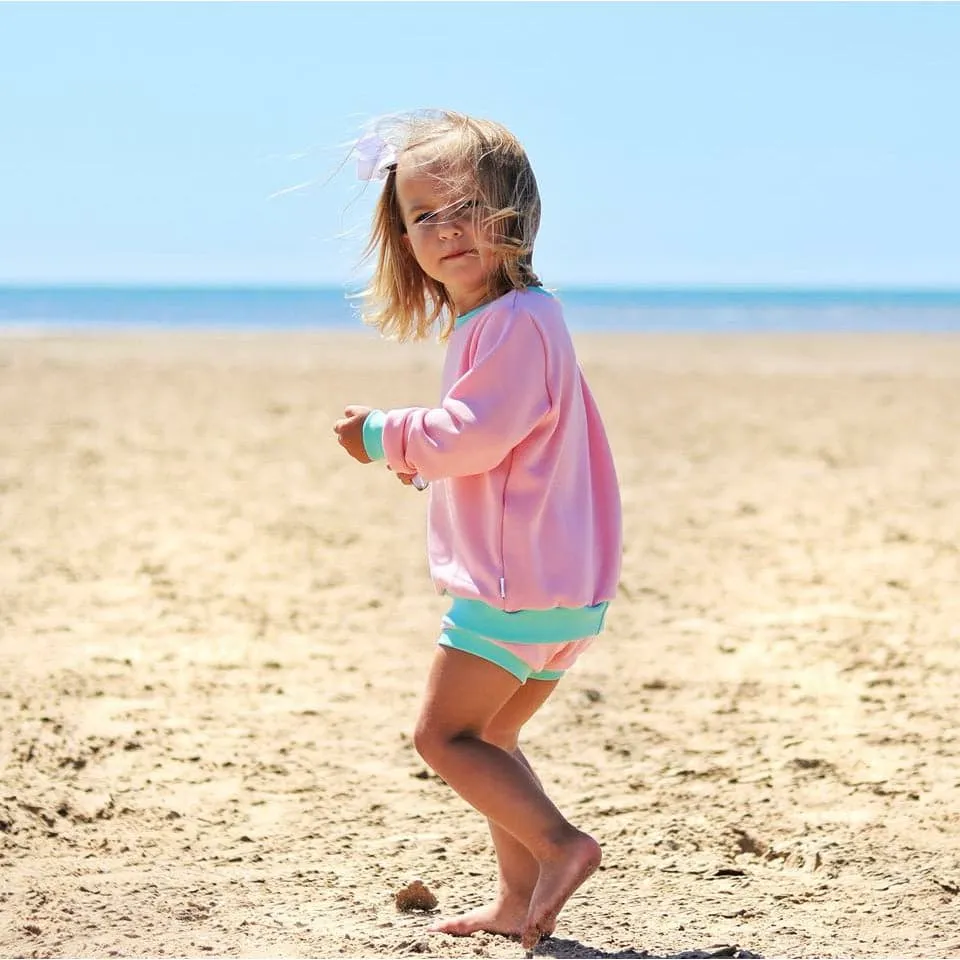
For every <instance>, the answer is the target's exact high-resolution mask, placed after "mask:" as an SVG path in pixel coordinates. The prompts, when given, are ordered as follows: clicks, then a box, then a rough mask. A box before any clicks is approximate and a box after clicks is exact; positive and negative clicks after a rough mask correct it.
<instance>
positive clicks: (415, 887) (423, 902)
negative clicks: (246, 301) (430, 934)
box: [394, 880, 437, 913]
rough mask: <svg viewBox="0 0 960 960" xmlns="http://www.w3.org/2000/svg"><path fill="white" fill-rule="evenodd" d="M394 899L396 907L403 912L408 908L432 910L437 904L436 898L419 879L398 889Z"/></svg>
mask: <svg viewBox="0 0 960 960" xmlns="http://www.w3.org/2000/svg"><path fill="white" fill-rule="evenodd" d="M394 899H395V901H396V904H397V909H398V910H402V911H403V912H404V913H406V912H408V911H409V910H432V909H433V908H434V907H435V906H436V905H437V898H436V897H435V896H434V895H433V894H432V893H431V892H430V890H429V889H428V888H427V887H426V885H425V884H424V883H423V882H422V881H421V880H414V881H413V882H412V883H408V884H407V885H406V886H405V887H403V888H402V889H400V890H398V891H397V892H396V895H395V897H394Z"/></svg>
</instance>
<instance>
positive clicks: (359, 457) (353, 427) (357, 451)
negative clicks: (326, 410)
mask: <svg viewBox="0 0 960 960" xmlns="http://www.w3.org/2000/svg"><path fill="white" fill-rule="evenodd" d="M369 413H370V407H358V406H354V405H351V406H348V407H345V408H344V411H343V419H341V420H338V421H337V422H336V423H335V424H334V425H333V432H334V433H335V434H336V435H337V442H338V443H339V444H340V446H341V447H343V449H344V450H346V451H347V453H349V454H350V456H351V457H353V459H354V460H356V461H357V462H358V463H370V458H369V457H368V456H367V451H366V448H365V447H364V446H363V421H364V420H366V419H367V415H368V414H369Z"/></svg>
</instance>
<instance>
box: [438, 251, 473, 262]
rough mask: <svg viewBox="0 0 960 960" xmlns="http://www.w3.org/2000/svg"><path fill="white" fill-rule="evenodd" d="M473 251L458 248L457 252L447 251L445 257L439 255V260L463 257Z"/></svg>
mask: <svg viewBox="0 0 960 960" xmlns="http://www.w3.org/2000/svg"><path fill="white" fill-rule="evenodd" d="M469 253H473V251H472V250H460V251H458V252H457V253H448V254H447V255H446V256H445V257H441V258H440V259H441V260H457V259H458V258H460V257H465V256H467V254H469Z"/></svg>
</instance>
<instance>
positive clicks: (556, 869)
mask: <svg viewBox="0 0 960 960" xmlns="http://www.w3.org/2000/svg"><path fill="white" fill-rule="evenodd" d="M519 689H520V683H519V681H518V680H517V679H516V678H515V677H513V676H512V675H511V674H509V673H508V672H506V671H504V670H502V669H501V668H500V667H498V666H496V665H495V664H491V663H488V662H487V661H485V660H482V659H480V658H478V657H474V656H472V655H471V654H468V653H463V652H461V651H458V650H451V649H449V648H445V647H441V648H439V649H438V651H437V654H436V658H435V660H434V665H433V670H432V671H431V675H430V681H429V684H428V689H427V698H426V702H425V704H424V708H423V712H422V713H421V716H420V721H419V723H418V725H417V731H416V734H415V737H414V742H415V744H416V747H417V749H418V751H419V752H420V755H421V756H422V757H423V758H424V759H425V760H426V761H427V763H429V764H430V766H431V767H433V769H434V770H435V771H436V772H437V773H438V774H439V775H440V776H441V777H442V778H443V779H444V780H445V781H446V782H447V783H448V784H450V786H451V787H453V789H454V790H456V791H457V793H459V794H460V796H462V797H463V798H464V799H465V800H466V801H467V802H468V803H469V804H470V805H471V806H473V807H474V808H475V809H477V810H479V811H480V812H481V813H483V814H484V815H485V816H486V817H487V818H488V820H491V821H493V823H494V824H495V825H496V826H498V827H499V828H501V829H502V830H503V831H504V832H505V833H508V834H509V835H511V836H512V837H513V838H514V839H515V840H517V841H519V843H520V844H521V845H522V846H523V847H524V848H526V850H527V851H528V852H529V854H530V856H531V857H532V858H533V859H534V860H535V861H536V863H537V865H538V874H537V882H536V885H535V887H534V889H533V893H532V895H531V896H530V903H529V907H528V909H527V913H526V916H525V918H524V919H523V921H522V924H521V927H520V934H521V937H522V939H523V943H524V946H525V947H527V949H532V947H533V946H534V945H536V943H537V941H538V940H539V939H540V937H541V936H542V935H544V934H548V933H549V932H551V931H552V930H553V925H554V924H555V923H556V917H557V914H558V913H559V912H560V910H561V909H562V907H563V905H564V904H565V903H566V901H567V900H568V899H569V897H570V896H571V894H573V892H574V891H575V890H576V889H577V888H578V887H579V886H580V885H581V884H582V883H583V882H584V880H586V879H587V877H588V876H590V874H591V873H593V871H594V870H595V869H596V867H597V865H598V864H599V862H600V856H601V854H600V847H599V844H597V842H596V841H595V840H594V839H593V838H592V837H589V836H588V835H587V834H585V833H581V832H580V831H579V830H577V829H576V828H574V827H573V826H572V825H571V824H570V823H568V822H567V820H566V819H564V817H563V816H562V814H561V813H560V811H559V810H557V808H556V807H555V806H554V805H553V803H552V802H551V801H550V799H549V798H548V797H547V796H546V794H545V793H544V792H543V789H542V788H541V786H540V784H539V781H538V780H537V779H536V777H535V776H534V775H533V773H532V772H531V770H530V768H529V766H528V765H527V764H526V763H525V761H524V760H523V759H522V754H520V757H519V758H518V757H517V756H516V755H515V754H514V753H512V752H508V751H507V750H504V749H502V748H501V747H499V746H497V745H495V744H494V743H490V742H487V741H486V740H484V739H482V735H483V733H484V732H485V731H487V729H488V728H489V727H490V724H491V722H492V721H493V719H494V718H495V717H496V716H497V714H498V713H499V712H500V711H501V710H502V709H503V708H504V706H505V705H506V704H507V703H508V702H509V701H510V700H511V698H512V697H513V696H514V695H515V694H516V693H517V691H518V690H519ZM550 692H551V691H550V690H546V691H545V694H546V695H549V693H550ZM543 699H546V696H544V697H543V698H542V699H541V700H540V703H542V702H543ZM537 706H539V704H537ZM495 842H496V841H495ZM499 852H500V851H499V850H498V856H499ZM503 852H504V854H505V856H506V858H507V860H508V861H509V862H510V867H509V868H508V869H510V871H511V873H513V871H514V870H515V871H516V880H515V882H516V883H517V884H518V885H519V886H522V887H527V888H528V887H529V876H530V874H531V873H532V871H530V873H528V872H527V864H526V861H524V860H523V859H522V858H520V857H518V856H516V853H517V851H516V848H511V849H509V850H508V849H507V848H506V847H505V848H503ZM521 870H523V872H524V880H523V881H521V880H520V871H521ZM511 879H513V877H511ZM525 892H526V891H525V890H524V894H525ZM497 902H498V903H500V900H499V899H498V901H497ZM518 910H519V906H518V905H517V904H516V903H515V902H513V903H511V907H510V909H509V911H508V910H507V909H505V905H503V906H501V908H500V909H499V910H497V911H496V912H495V913H496V920H494V915H493V914H491V913H489V912H487V911H484V915H483V916H482V917H481V916H476V915H473V916H471V917H470V919H469V920H468V919H467V917H463V918H458V921H460V922H451V924H450V926H449V927H445V929H446V932H450V933H466V932H472V931H468V930H467V929H466V928H467V927H469V926H471V925H473V929H490V927H491V926H493V925H494V924H495V925H496V927H497V929H498V932H515V930H516V919H515V917H516V914H517V912H518ZM508 913H509V914H510V916H509V917H508ZM481 921H482V922H483V925H482V926H476V924H477V923H480V922H481ZM507 927H509V930H506V929H503V928H507Z"/></svg>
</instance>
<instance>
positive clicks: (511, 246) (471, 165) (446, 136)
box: [360, 111, 541, 341]
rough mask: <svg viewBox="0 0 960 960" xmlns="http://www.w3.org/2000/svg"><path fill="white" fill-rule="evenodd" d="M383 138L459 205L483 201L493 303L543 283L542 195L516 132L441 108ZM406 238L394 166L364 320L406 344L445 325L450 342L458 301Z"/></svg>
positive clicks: (376, 225) (372, 248)
mask: <svg viewBox="0 0 960 960" xmlns="http://www.w3.org/2000/svg"><path fill="white" fill-rule="evenodd" d="M384 128H386V129H384ZM378 133H379V134H380V136H381V137H383V139H384V140H385V141H386V142H388V143H391V144H392V145H393V146H394V147H395V148H396V151H397V155H398V156H400V155H402V154H406V153H409V152H410V151H413V150H416V152H417V159H418V163H419V165H420V167H421V169H423V170H424V171H425V172H426V173H428V174H429V175H430V176H433V177H436V179H437V182H438V184H439V185H441V187H442V189H443V192H444V193H445V194H446V195H447V196H449V197H450V203H451V204H452V205H454V204H456V203H458V202H460V201H463V200H475V201H477V206H476V207H475V213H474V217H475V226H476V227H477V229H478V230H479V231H480V233H481V234H482V235H486V237H487V238H488V239H487V241H486V243H487V245H488V247H489V249H490V250H491V251H492V252H493V253H494V255H495V257H496V260H497V268H496V269H495V270H493V271H492V272H491V274H490V276H489V277H488V281H487V287H488V289H487V293H488V298H489V299H495V298H496V297H499V296H502V295H503V294H505V293H507V292H509V291H510V290H522V289H525V288H526V287H530V286H540V285H541V284H540V280H539V279H538V278H537V275H536V274H535V273H534V272H533V243H534V240H535V239H536V236H537V230H538V229H539V227H540V193H539V191H538V189H537V181H536V178H535V177H534V175H533V170H532V168H531V166H530V161H529V160H528V159H527V155H526V153H525V152H524V149H523V147H522V146H521V145H520V142H519V141H518V140H517V138H516V137H514V136H513V134H511V133H510V131H509V130H507V129H506V128H504V127H503V126H501V125H500V124H498V123H494V122H493V121H492V120H478V119H474V118H473V117H468V116H465V115H464V114H460V113H453V112H450V111H440V112H436V113H422V114H420V113H418V114H412V115H405V116H401V117H399V118H397V117H394V118H389V119H388V120H387V121H385V122H383V123H381V125H380V129H379V130H378ZM404 233H405V228H404V223H403V217H402V215H401V211H400V204H399V200H398V198H397V172H396V166H394V167H393V168H391V169H390V170H389V172H388V174H387V178H386V182H385V184H384V186H383V192H382V193H381V195H380V198H379V200H378V202H377V206H376V209H375V211H374V215H373V225H372V228H371V231H370V239H369V242H368V243H367V247H366V249H365V251H364V257H365V258H367V257H373V256H375V257H376V265H375V268H374V272H373V276H372V278H371V281H370V285H369V286H368V287H367V289H366V290H364V291H363V292H362V293H361V295H360V296H361V297H362V306H361V312H362V315H363V319H364V321H365V322H366V323H369V324H370V325H372V326H375V327H377V328H378V329H379V330H380V332H381V333H382V334H383V335H384V336H387V337H390V338H392V339H396V340H401V341H403V340H424V339H426V338H427V337H429V336H430V334H431V331H432V330H433V329H434V327H435V325H436V324H437V323H438V322H439V324H440V330H439V334H440V339H441V340H445V339H446V338H447V337H448V336H449V335H450V332H451V331H452V329H453V324H454V321H455V319H456V318H455V316H454V306H453V303H452V301H451V299H450V296H449V294H448V292H447V290H446V289H445V288H444V286H443V284H441V283H439V282H438V281H436V280H434V279H433V278H432V277H429V276H427V274H426V273H424V272H423V270H421V269H420V266H419V265H418V263H417V261H416V260H415V259H414V256H413V253H412V252H411V250H410V248H409V246H408V245H407V243H405V242H404Z"/></svg>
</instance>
